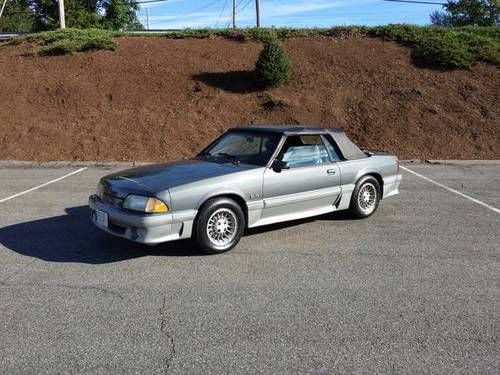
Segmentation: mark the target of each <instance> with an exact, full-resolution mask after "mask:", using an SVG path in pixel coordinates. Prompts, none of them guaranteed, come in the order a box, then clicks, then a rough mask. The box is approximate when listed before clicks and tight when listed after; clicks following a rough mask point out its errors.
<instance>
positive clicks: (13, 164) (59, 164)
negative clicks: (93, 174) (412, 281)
mask: <svg viewBox="0 0 500 375" xmlns="http://www.w3.org/2000/svg"><path fill="white" fill-rule="evenodd" d="M153 163H154V162H144V161H42V162H39V161H25V160H0V168H20V169H22V168H82V167H94V168H132V167H138V166H142V165H148V164H153ZM400 163H401V164H403V165H412V164H414V165H417V164H427V165H458V166H473V165H483V166H500V160H400Z"/></svg>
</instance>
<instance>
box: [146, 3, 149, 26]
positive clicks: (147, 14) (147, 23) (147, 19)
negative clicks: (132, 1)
mask: <svg viewBox="0 0 500 375" xmlns="http://www.w3.org/2000/svg"><path fill="white" fill-rule="evenodd" d="M146 28H147V29H148V30H149V8H146Z"/></svg>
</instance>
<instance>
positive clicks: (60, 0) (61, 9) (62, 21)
mask: <svg viewBox="0 0 500 375" xmlns="http://www.w3.org/2000/svg"><path fill="white" fill-rule="evenodd" d="M57 2H58V3H59V27H60V28H61V29H65V28H66V18H65V16H64V0H57Z"/></svg>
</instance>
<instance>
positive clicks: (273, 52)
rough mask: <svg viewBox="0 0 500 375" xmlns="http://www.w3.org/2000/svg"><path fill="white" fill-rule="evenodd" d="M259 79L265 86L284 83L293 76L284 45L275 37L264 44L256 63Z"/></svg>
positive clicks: (275, 85)
mask: <svg viewBox="0 0 500 375" xmlns="http://www.w3.org/2000/svg"><path fill="white" fill-rule="evenodd" d="M256 72H257V76H258V79H259V81H260V83H261V84H262V86H264V87H277V86H280V85H284V84H286V83H288V82H289V81H290V79H291V78H292V66H291V64H290V59H289V58H288V55H287V53H286V51H285V49H284V47H283V45H282V44H281V43H280V42H279V41H278V40H277V39H275V38H272V39H269V40H267V41H266V42H265V44H264V49H263V50H262V52H261V53H260V56H259V59H258V60H257V64H256Z"/></svg>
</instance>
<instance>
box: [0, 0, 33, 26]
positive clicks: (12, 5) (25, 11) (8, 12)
mask: <svg viewBox="0 0 500 375" xmlns="http://www.w3.org/2000/svg"><path fill="white" fill-rule="evenodd" d="M2 3H3V1H2V2H0V7H1V6H2ZM34 27H35V13H34V12H33V11H32V10H31V9H30V8H29V2H28V1H27V0H10V1H9V2H8V3H7V4H6V6H5V9H4V12H3V14H2V18H0V31H3V32H9V31H10V32H19V33H22V32H30V31H32V30H33V29H34Z"/></svg>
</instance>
